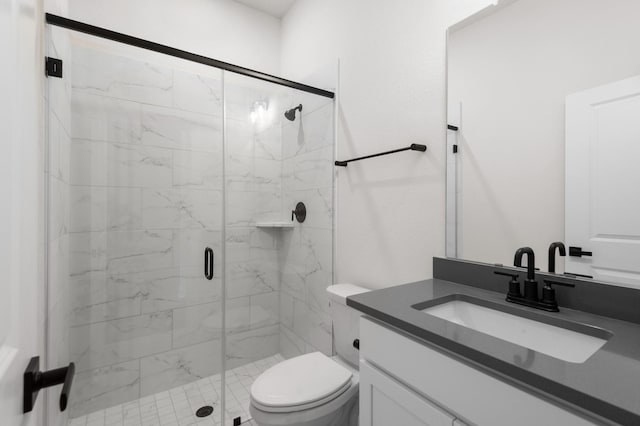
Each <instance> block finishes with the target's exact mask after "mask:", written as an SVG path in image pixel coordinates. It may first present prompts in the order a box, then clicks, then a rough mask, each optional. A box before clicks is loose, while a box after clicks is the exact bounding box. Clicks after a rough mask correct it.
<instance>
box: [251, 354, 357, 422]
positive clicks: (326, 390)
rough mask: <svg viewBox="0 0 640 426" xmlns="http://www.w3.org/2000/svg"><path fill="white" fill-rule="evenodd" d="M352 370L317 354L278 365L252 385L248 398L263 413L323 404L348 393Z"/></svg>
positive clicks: (307, 407) (301, 408)
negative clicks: (345, 392)
mask: <svg viewBox="0 0 640 426" xmlns="http://www.w3.org/2000/svg"><path fill="white" fill-rule="evenodd" d="M352 376H353V374H352V373H351V371H349V370H348V369H346V368H345V367H343V366H341V365H340V364H338V363H337V362H335V361H334V360H332V359H331V358H329V357H327V356H326V355H324V354H322V353H320V352H313V353H310V354H306V355H301V356H297V357H295V358H291V359H288V360H286V361H283V362H280V363H278V364H276V365H274V366H273V367H271V368H269V369H268V370H266V371H265V372H264V373H262V374H261V375H260V376H259V377H258V378H257V379H256V380H255V381H254V382H253V385H252V386H251V399H252V402H253V403H254V405H256V407H258V408H260V409H262V410H265V411H299V410H303V409H305V410H306V409H309V408H313V407H315V406H318V405H321V404H324V403H325V402H328V401H330V400H332V399H334V398H336V397H337V396H338V395H340V394H341V393H343V392H344V391H345V390H347V389H348V388H349V387H350V385H351V377H352Z"/></svg>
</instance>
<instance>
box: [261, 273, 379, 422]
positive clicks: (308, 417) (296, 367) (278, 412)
mask: <svg viewBox="0 0 640 426" xmlns="http://www.w3.org/2000/svg"><path fill="white" fill-rule="evenodd" d="M366 291H369V290H367V289H365V288H362V287H358V286H355V285H352V284H336V285H332V286H330V287H328V288H327V292H328V293H329V297H330V310H331V320H332V323H333V340H334V345H335V350H336V352H337V355H335V356H333V357H328V356H326V355H324V354H323V353H321V352H313V353H309V354H305V355H300V356H297V357H294V358H291V359H288V360H286V361H282V362H280V363H278V364H276V365H274V366H273V367H271V368H269V369H268V370H266V371H265V372H264V373H262V374H261V375H260V376H259V377H258V378H257V379H256V380H255V382H253V385H252V386H251V406H250V411H251V415H252V416H253V420H254V421H255V422H256V424H258V426H283V425H297V426H329V425H332V426H347V425H348V426H357V424H358V382H359V380H358V379H359V377H358V350H357V349H356V348H355V347H354V344H353V343H354V341H355V340H356V339H357V338H358V320H359V318H360V313H359V312H358V311H356V310H354V309H351V308H349V307H348V306H347V302H346V299H347V296H352V295H355V294H359V293H364V292H366Z"/></svg>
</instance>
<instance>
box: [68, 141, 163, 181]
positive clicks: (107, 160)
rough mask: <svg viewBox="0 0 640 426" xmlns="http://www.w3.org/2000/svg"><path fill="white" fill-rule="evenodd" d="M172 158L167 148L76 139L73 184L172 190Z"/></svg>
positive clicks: (73, 147)
mask: <svg viewBox="0 0 640 426" xmlns="http://www.w3.org/2000/svg"><path fill="white" fill-rule="evenodd" d="M171 162H172V156H171V151H170V150H167V149H162V148H157V147H151V146H142V145H134V144H113V143H106V142H93V141H86V140H82V139H74V140H73V141H72V143H71V179H70V182H71V184H73V185H94V186H126V187H132V186H135V187H152V188H154V187H170V186H171V183H172V174H173V173H172V165H171Z"/></svg>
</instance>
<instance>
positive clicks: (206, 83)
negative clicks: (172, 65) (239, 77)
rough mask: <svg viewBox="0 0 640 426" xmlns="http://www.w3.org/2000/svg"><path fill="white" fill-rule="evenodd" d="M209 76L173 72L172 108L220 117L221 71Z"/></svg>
mask: <svg viewBox="0 0 640 426" xmlns="http://www.w3.org/2000/svg"><path fill="white" fill-rule="evenodd" d="M208 73H209V75H202V74H198V73H194V72H184V71H178V70H174V71H173V83H174V87H173V106H174V107H175V108H178V109H182V110H186V111H193V112H198V113H203V114H210V115H217V116H218V117H222V81H221V77H222V71H219V70H208Z"/></svg>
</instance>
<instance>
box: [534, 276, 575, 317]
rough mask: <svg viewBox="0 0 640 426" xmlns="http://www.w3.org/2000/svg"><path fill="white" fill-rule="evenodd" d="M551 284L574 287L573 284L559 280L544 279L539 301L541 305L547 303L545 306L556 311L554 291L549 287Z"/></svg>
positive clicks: (556, 303)
mask: <svg viewBox="0 0 640 426" xmlns="http://www.w3.org/2000/svg"><path fill="white" fill-rule="evenodd" d="M551 285H561V286H564V287H575V284H569V283H563V282H561V281H555V280H544V287H543V289H542V300H541V301H540V302H541V303H542V304H543V305H547V307H548V308H551V310H553V311H555V312H557V311H558V301H557V300H556V291H555V290H554V289H553V288H551Z"/></svg>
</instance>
